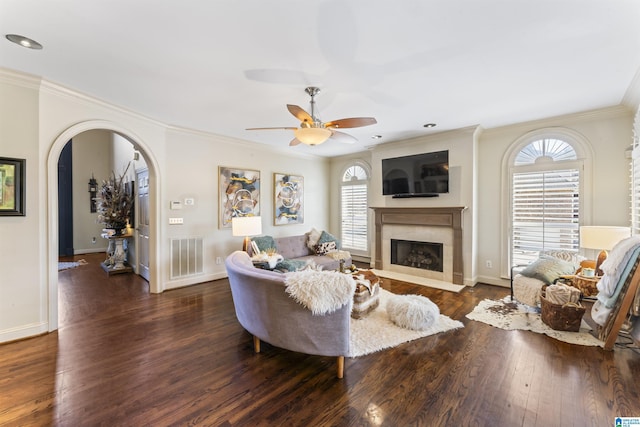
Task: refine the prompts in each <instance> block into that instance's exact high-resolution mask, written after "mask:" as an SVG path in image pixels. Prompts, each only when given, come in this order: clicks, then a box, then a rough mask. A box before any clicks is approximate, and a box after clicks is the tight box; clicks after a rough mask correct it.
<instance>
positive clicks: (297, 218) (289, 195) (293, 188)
mask: <svg viewBox="0 0 640 427" xmlns="http://www.w3.org/2000/svg"><path fill="white" fill-rule="evenodd" d="M273 178H274V185H273V188H274V198H275V200H274V210H273V212H274V221H273V223H274V224H275V225H289V224H303V223H304V177H302V176H299V175H289V174H284V173H274V174H273Z"/></svg>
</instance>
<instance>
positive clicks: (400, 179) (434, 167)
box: [382, 150, 449, 197]
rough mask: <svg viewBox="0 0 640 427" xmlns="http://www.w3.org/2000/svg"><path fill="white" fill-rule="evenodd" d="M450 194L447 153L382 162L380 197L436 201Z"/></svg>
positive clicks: (412, 156)
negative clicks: (431, 199)
mask: <svg viewBox="0 0 640 427" xmlns="http://www.w3.org/2000/svg"><path fill="white" fill-rule="evenodd" d="M448 192H449V151H448V150H444V151H437V152H433V153H422V154H414V155H411V156H402V157H394V158H391V159H382V194H383V195H385V196H388V195H391V196H393V197H435V196H438V195H440V194H443V193H448Z"/></svg>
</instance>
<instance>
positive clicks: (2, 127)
mask: <svg viewBox="0 0 640 427" xmlns="http://www.w3.org/2000/svg"><path fill="white" fill-rule="evenodd" d="M38 90H39V81H38V80H37V79H34V78H30V77H26V76H20V75H15V74H13V73H8V74H4V75H3V74H0V156H2V157H11V158H19V159H26V180H25V181H26V182H25V184H26V200H25V209H26V211H25V213H26V216H15V217H13V216H3V217H0V342H1V341H8V340H10V339H16V338H19V337H22V336H27V335H33V334H36V333H39V332H44V331H46V317H47V311H46V304H43V303H42V302H43V300H45V301H46V298H47V286H46V281H45V277H46V268H45V266H46V262H45V257H44V246H45V245H44V244H43V242H42V236H45V235H46V230H45V221H44V217H43V213H42V211H44V210H45V206H44V203H43V202H42V197H41V196H40V194H41V191H42V180H43V178H42V176H43V175H46V174H45V173H44V170H43V168H42V167H41V165H40V162H39V154H38V117H39V114H40V112H39V109H38ZM43 264H44V265H43Z"/></svg>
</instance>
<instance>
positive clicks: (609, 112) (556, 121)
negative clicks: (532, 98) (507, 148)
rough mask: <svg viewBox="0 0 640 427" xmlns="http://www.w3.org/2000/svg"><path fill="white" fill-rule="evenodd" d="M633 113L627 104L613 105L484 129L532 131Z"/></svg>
mask: <svg viewBox="0 0 640 427" xmlns="http://www.w3.org/2000/svg"><path fill="white" fill-rule="evenodd" d="M632 113H633V112H632V111H631V109H629V108H628V107H626V106H625V105H614V106H612V107H605V108H600V109H596V110H588V111H581V112H578V113H570V114H564V115H561V116H552V117H547V118H544V119H538V120H532V121H528V122H521V123H514V124H511V125H505V126H499V127H495V128H487V129H484V130H483V133H484V134H492V135H496V134H501V133H511V132H514V131H517V132H530V131H534V130H536V129H539V128H548V127H567V126H570V125H571V123H568V122H590V121H594V120H603V119H612V118H617V117H624V116H629V117H630V116H631V114H632Z"/></svg>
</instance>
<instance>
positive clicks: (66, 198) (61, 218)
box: [58, 141, 73, 256]
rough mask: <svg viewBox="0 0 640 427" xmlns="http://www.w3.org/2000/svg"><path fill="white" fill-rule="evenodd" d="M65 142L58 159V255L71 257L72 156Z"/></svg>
mask: <svg viewBox="0 0 640 427" xmlns="http://www.w3.org/2000/svg"><path fill="white" fill-rule="evenodd" d="M71 145H72V141H69V142H67V145H65V146H64V148H63V149H62V152H61V153H60V159H58V255H59V256H69V255H73V173H72V166H73V155H72V150H71Z"/></svg>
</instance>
